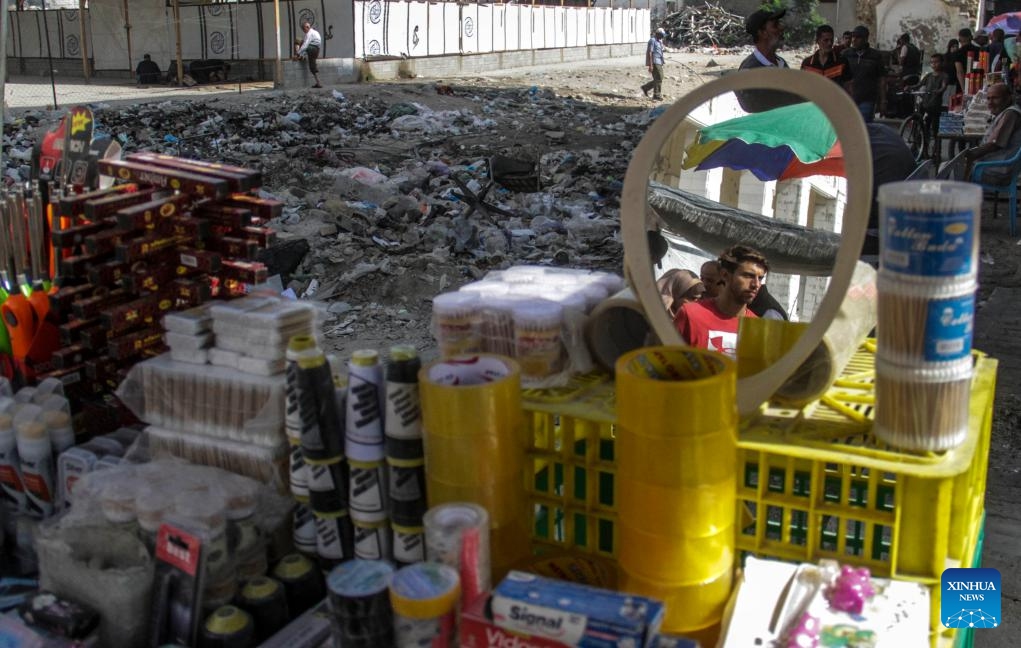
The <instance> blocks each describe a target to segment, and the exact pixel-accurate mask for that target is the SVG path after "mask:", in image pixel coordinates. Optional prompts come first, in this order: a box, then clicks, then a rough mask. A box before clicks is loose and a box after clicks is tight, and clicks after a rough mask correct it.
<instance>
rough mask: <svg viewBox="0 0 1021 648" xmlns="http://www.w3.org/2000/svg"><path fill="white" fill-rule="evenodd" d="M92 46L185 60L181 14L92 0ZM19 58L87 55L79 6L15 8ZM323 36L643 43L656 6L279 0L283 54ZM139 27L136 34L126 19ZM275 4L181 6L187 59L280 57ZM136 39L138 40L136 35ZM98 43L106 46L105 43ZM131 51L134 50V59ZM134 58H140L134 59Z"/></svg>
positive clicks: (123, 60) (423, 50) (13, 42)
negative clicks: (308, 27) (310, 34)
mask: <svg viewBox="0 0 1021 648" xmlns="http://www.w3.org/2000/svg"><path fill="white" fill-rule="evenodd" d="M90 6H91V9H90V10H89V11H87V12H85V16H84V18H85V34H86V43H85V47H87V48H88V52H89V55H90V56H91V57H92V58H93V66H94V68H95V69H96V70H126V69H134V65H135V64H137V62H138V61H139V60H141V58H142V54H143V53H149V54H151V55H152V58H153V60H155V61H156V62H157V63H158V64H159V65H160V67H161V68H163V69H167V67H168V66H169V65H171V64H172V63H173V61H174V60H175V58H176V47H175V43H174V26H173V16H172V12H171V10H170V8H169V7H167V6H166V1H165V0H130V2H129V3H128V5H127V10H128V11H129V12H130V13H129V14H128V15H125V4H124V0H90ZM9 17H10V19H11V22H10V35H9V36H10V37H9V38H8V41H7V42H6V43H4V49H5V50H6V52H7V55H8V57H10V58H22V57H23V58H43V57H46V56H47V51H46V49H47V48H46V45H47V41H46V33H47V31H49V46H50V50H51V54H52V56H53V57H54V58H61V59H80V58H81V54H82V47H83V44H82V43H81V42H80V41H81V30H80V28H79V24H78V20H79V15H78V11H76V10H52V11H13V12H10V14H9ZM304 20H309V21H311V22H312V24H313V25H314V26H315V27H316V29H318V30H319V31H320V33H321V34H322V35H323V41H324V42H323V48H322V51H321V53H320V56H321V57H322V58H334V57H340V58H371V57H376V56H382V57H388V56H392V57H399V56H408V57H422V56H437V55H451V54H475V53H483V52H503V51H516V50H531V49H548V48H560V47H583V46H587V45H607V44H611V43H644V42H645V41H646V40H648V38H649V10H648V9H627V8H619V9H611V8H608V7H557V6H529V5H518V4H503V3H499V4H481V3H475V4H459V3H456V2H424V1H420V0H280V23H281V25H280V40H281V49H282V52H281V54H282V56H283V57H285V58H286V57H288V56H290V54H291V52H292V51H293V48H294V42H295V40H296V39H299V38H301V36H302V31H301V23H302V21H304ZM126 24H130V26H131V28H130V31H129V30H127V29H125V25H126ZM274 25H275V17H274V10H273V3H272V2H268V1H265V2H240V3H224V4H206V5H188V6H182V7H181V47H182V57H183V59H184V61H185V63H188V62H190V61H193V60H196V59H223V60H259V59H263V60H272V59H274V58H275V57H276V47H277V37H276V34H274ZM129 39H130V41H129ZM93 41H96V42H100V43H102V47H101V48H99V49H98V50H96V49H95V48H94V47H93V44H92V43H93ZM129 51H130V56H129ZM129 58H131V59H134V61H130V60H129Z"/></svg>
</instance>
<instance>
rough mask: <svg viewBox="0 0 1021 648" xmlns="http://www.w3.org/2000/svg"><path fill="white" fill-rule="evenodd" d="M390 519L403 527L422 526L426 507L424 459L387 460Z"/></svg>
mask: <svg viewBox="0 0 1021 648" xmlns="http://www.w3.org/2000/svg"><path fill="white" fill-rule="evenodd" d="M386 463H387V473H388V474H389V487H388V488H387V495H388V497H389V500H390V502H389V511H390V519H391V520H392V521H393V523H394V524H399V525H403V526H411V527H418V526H422V516H423V515H425V512H426V509H428V505H427V504H426V497H425V488H426V485H425V459H418V460H401V459H392V458H389V457H388V458H387V460H386Z"/></svg>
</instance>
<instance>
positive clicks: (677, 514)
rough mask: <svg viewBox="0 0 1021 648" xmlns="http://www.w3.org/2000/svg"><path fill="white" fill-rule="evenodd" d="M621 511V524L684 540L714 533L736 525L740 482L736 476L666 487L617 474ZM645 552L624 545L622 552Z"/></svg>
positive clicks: (619, 507)
mask: <svg viewBox="0 0 1021 648" xmlns="http://www.w3.org/2000/svg"><path fill="white" fill-rule="evenodd" d="M616 485H617V489H616V490H617V511H618V516H617V517H618V519H619V520H620V523H621V524H627V525H630V526H631V527H632V528H635V529H639V530H642V531H645V532H647V533H660V534H662V535H664V536H667V537H670V538H675V539H676V540H677V542H682V541H683V540H684V539H686V538H702V537H705V536H710V535H714V534H716V533H717V532H719V531H720V530H722V529H726V528H729V527H731V526H733V524H734V521H735V520H736V517H735V516H736V515H737V503H736V502H737V499H736V498H737V483H736V481H735V480H733V479H729V480H725V481H722V482H719V483H716V484H703V485H702V486H698V487H696V488H663V487H662V486H655V485H652V484H648V483H645V482H639V481H634V480H630V479H624V478H623V477H621V476H620V475H619V474H618V475H617V484H616ZM631 551H635V552H641V551H642V547H640V546H624V545H621V547H620V554H621V555H623V554H624V553H627V552H631Z"/></svg>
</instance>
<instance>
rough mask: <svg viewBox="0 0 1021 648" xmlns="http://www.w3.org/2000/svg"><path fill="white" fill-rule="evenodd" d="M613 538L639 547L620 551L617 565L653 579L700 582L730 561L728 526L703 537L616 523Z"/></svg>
mask: <svg viewBox="0 0 1021 648" xmlns="http://www.w3.org/2000/svg"><path fill="white" fill-rule="evenodd" d="M617 538H618V542H619V543H620V546H622V547H625V546H630V545H635V546H639V547H641V548H642V550H641V551H629V552H624V553H622V554H621V560H620V568H621V569H623V570H625V571H627V572H628V573H630V574H634V575H636V576H641V577H642V578H647V579H649V580H653V581H655V580H663V581H667V582H671V583H703V582H705V581H707V580H711V579H713V578H716V577H717V576H719V575H720V574H721V573H723V572H724V571H726V570H729V569H731V568H732V567H733V565H734V527H732V526H731V527H727V528H726V529H723V530H721V531H719V532H718V533H716V534H714V535H711V536H706V537H704V538H684V539H679V538H676V537H668V536H665V535H660V534H653V533H646V532H645V531H640V530H638V529H634V528H632V527H630V526H628V525H626V524H618V525H617Z"/></svg>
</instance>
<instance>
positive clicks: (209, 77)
mask: <svg viewBox="0 0 1021 648" xmlns="http://www.w3.org/2000/svg"><path fill="white" fill-rule="evenodd" d="M229 69H230V66H229V65H227V63H226V62H225V61H222V60H220V59H205V60H198V61H192V62H191V63H190V64H189V65H188V76H190V77H191V78H192V79H195V82H196V83H210V82H213V81H226V79H227V72H228V70H229Z"/></svg>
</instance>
